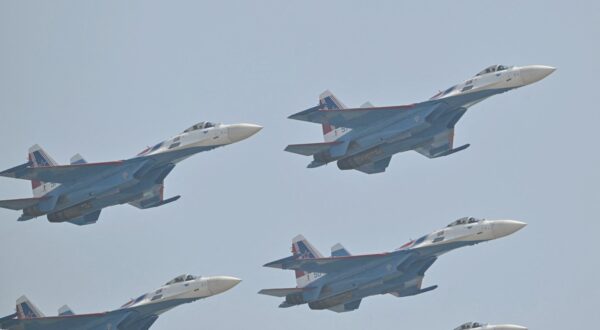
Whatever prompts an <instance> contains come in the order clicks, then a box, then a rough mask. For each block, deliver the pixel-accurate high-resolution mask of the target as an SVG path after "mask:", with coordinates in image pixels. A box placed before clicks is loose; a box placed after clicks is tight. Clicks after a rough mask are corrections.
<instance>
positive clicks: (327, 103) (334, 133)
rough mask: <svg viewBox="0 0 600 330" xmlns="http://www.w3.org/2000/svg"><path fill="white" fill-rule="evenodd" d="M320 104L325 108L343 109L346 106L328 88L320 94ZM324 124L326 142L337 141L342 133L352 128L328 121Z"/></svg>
mask: <svg viewBox="0 0 600 330" xmlns="http://www.w3.org/2000/svg"><path fill="white" fill-rule="evenodd" d="M319 106H320V108H321V109H324V110H342V109H345V108H346V106H345V105H344V104H343V103H342V102H341V101H340V100H338V99H337V97H335V95H333V94H332V93H331V92H330V91H328V90H327V91H325V92H323V93H322V94H321V95H320V96H319ZM322 126H323V138H324V139H325V142H331V141H335V140H337V139H338V138H340V137H341V136H342V135H344V134H346V133H348V132H350V129H349V128H345V127H335V126H332V125H329V124H326V123H324V124H322Z"/></svg>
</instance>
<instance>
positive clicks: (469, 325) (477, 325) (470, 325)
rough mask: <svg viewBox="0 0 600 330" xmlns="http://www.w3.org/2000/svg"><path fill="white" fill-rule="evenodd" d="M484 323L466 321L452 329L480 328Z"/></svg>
mask: <svg viewBox="0 0 600 330" xmlns="http://www.w3.org/2000/svg"><path fill="white" fill-rule="evenodd" d="M484 325H485V324H484V323H479V322H467V323H465V324H463V325H460V326H458V327H456V328H455V329H454V330H464V329H473V328H481V327H483V326H484Z"/></svg>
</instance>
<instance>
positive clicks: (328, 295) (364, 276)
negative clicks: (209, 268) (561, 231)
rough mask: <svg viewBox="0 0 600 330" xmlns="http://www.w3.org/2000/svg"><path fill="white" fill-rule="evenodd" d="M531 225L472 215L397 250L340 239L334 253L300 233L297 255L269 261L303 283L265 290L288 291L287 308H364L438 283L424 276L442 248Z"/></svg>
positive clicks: (285, 295) (285, 293)
mask: <svg viewBox="0 0 600 330" xmlns="http://www.w3.org/2000/svg"><path fill="white" fill-rule="evenodd" d="M525 225H526V224H525V223H523V222H519V221H514V220H484V219H476V218H472V217H466V218H461V219H458V220H456V221H454V222H452V223H451V224H449V225H448V226H447V227H445V228H442V229H440V230H436V231H434V232H433V233H431V234H428V235H425V236H422V237H421V238H419V239H417V240H413V241H410V242H408V243H406V244H404V245H403V246H402V247H400V248H399V249H397V250H395V251H392V252H384V253H378V254H362V255H351V254H350V253H349V252H348V250H346V249H345V248H344V247H343V246H342V245H341V244H336V245H335V246H333V247H332V248H331V256H330V257H323V255H321V254H320V253H319V251H317V250H316V249H315V248H314V247H313V246H312V245H311V244H310V243H309V242H308V241H307V240H306V239H305V238H304V237H303V236H302V235H299V236H296V237H295V238H294V239H293V242H292V253H293V255H292V256H291V257H287V258H283V259H279V260H276V261H272V262H269V263H267V264H266V265H264V266H265V267H272V268H280V269H290V270H294V271H295V274H296V285H297V286H296V287H295V288H285V289H263V290H261V291H259V293H261V294H265V295H270V296H275V297H283V298H284V299H285V300H284V301H283V302H282V303H281V304H280V305H279V307H281V308H285V307H292V306H297V305H303V304H308V307H309V308H310V309H317V310H320V309H328V310H331V311H334V312H338V313H340V312H348V311H353V310H356V309H358V308H359V306H360V303H361V301H362V299H363V298H365V297H369V296H373V295H378V294H388V293H389V294H391V295H394V296H396V297H406V296H414V295H417V294H421V293H425V292H428V291H431V290H434V289H435V288H437V285H433V286H428V287H426V288H423V287H422V284H423V277H424V276H425V272H426V271H427V269H429V267H431V266H432V265H433V263H434V262H435V261H436V260H437V258H438V257H439V256H441V255H442V254H444V253H446V252H450V251H452V250H454V249H458V248H461V247H465V246H469V245H474V244H478V243H481V242H486V241H490V240H494V239H498V238H501V237H504V236H508V235H510V234H512V233H514V232H516V231H518V230H520V229H521V228H523V227H525Z"/></svg>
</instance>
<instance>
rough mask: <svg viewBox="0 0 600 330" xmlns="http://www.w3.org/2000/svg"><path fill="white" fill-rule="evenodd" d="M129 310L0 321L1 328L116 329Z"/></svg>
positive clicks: (51, 329) (53, 329)
mask: <svg viewBox="0 0 600 330" xmlns="http://www.w3.org/2000/svg"><path fill="white" fill-rule="evenodd" d="M130 314H131V312H129V311H126V310H117V311H113V312H105V313H95V314H79V315H64V316H50V317H36V318H27V319H18V318H16V314H15V318H11V319H6V318H3V319H2V320H1V322H0V327H1V328H2V329H9V330H17V329H27V330H64V329H97V330H100V329H108V328H110V326H112V328H114V329H116V328H117V326H118V325H119V324H120V323H121V322H122V321H123V320H125V319H126V318H127V317H128V316H129V315H130Z"/></svg>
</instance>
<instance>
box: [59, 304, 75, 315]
mask: <svg viewBox="0 0 600 330" xmlns="http://www.w3.org/2000/svg"><path fill="white" fill-rule="evenodd" d="M67 315H75V313H74V312H73V310H72V309H71V308H70V307H69V306H67V305H63V306H62V307H61V308H59V309H58V316H67Z"/></svg>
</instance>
